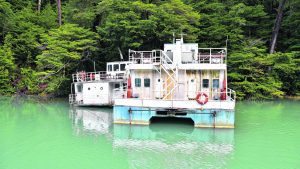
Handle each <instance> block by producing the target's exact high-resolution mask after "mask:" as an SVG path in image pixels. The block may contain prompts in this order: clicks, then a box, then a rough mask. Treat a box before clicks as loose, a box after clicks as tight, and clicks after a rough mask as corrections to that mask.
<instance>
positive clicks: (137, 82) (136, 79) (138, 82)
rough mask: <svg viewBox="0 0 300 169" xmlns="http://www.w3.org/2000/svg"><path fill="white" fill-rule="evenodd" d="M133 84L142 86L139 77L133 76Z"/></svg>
mask: <svg viewBox="0 0 300 169" xmlns="http://www.w3.org/2000/svg"><path fill="white" fill-rule="evenodd" d="M134 86H135V87H141V86H142V80H141V78H135V79H134Z"/></svg>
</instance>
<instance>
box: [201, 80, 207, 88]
mask: <svg viewBox="0 0 300 169" xmlns="http://www.w3.org/2000/svg"><path fill="white" fill-rule="evenodd" d="M204 81H206V82H204ZM202 88H206V89H207V88H209V79H202Z"/></svg>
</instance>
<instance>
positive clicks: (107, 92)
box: [69, 61, 130, 106]
mask: <svg viewBox="0 0 300 169" xmlns="http://www.w3.org/2000/svg"><path fill="white" fill-rule="evenodd" d="M129 64H130V62H128V61H120V62H108V63H107V71H98V72H84V71H81V72H77V73H75V74H73V75H72V79H73V83H72V86H71V94H70V95H69V102H70V104H74V105H78V106H112V105H113V101H114V98H115V97H118V98H123V97H125V96H124V95H123V94H124V93H125V92H124V91H125V90H124V89H125V88H126V83H127V78H126V68H128V65H129Z"/></svg>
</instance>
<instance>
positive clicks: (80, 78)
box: [72, 71, 126, 82]
mask: <svg viewBox="0 0 300 169" xmlns="http://www.w3.org/2000/svg"><path fill="white" fill-rule="evenodd" d="M125 78H126V75H125V74H124V73H108V72H106V71H98V72H83V71H81V72H77V73H75V74H72V79H73V82H91V81H101V80H111V79H125Z"/></svg>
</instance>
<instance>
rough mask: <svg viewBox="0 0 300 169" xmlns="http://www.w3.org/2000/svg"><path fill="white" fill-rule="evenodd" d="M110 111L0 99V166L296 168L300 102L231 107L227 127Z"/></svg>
mask: <svg viewBox="0 0 300 169" xmlns="http://www.w3.org/2000/svg"><path fill="white" fill-rule="evenodd" d="M112 118H113V116H112V109H110V108H77V109H70V108H69V105H68V103H67V102H66V101H64V100H56V101H48V102H39V101H34V100H26V99H11V98H0V169H94V168H95V169H96V168H97V169H98V168H104V169H108V168H117V169H122V168H142V169H144V168H159V169H162V168H170V169H175V168H180V169H183V168H184V169H185V168H209V169H211V168H234V169H248V168H249V169H259V168H262V169H268V168H270V169H277V168H278V169H294V168H295V169H296V168H300V103H299V101H276V102H264V103H253V102H252V103H249V102H239V103H238V104H237V106H236V128H235V129H229V130H228V129H198V128H194V127H193V126H192V125H190V124H188V123H186V122H180V121H174V120H168V121H161V120H160V121H157V122H156V123H154V124H151V125H150V126H129V125H115V124H112Z"/></svg>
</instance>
